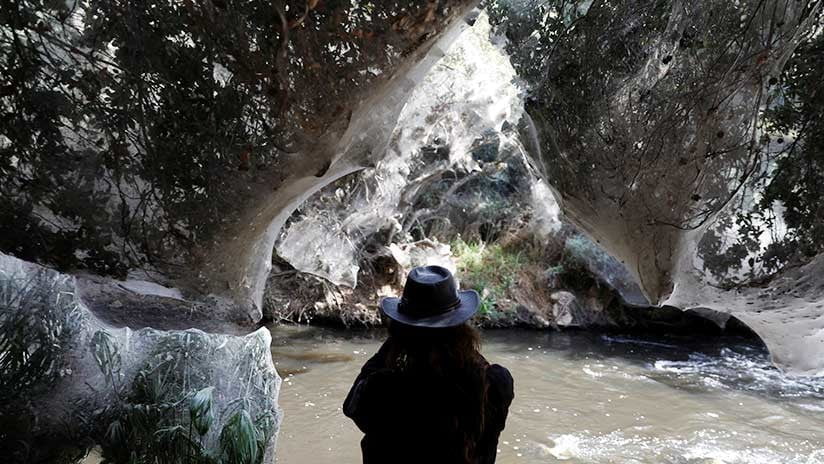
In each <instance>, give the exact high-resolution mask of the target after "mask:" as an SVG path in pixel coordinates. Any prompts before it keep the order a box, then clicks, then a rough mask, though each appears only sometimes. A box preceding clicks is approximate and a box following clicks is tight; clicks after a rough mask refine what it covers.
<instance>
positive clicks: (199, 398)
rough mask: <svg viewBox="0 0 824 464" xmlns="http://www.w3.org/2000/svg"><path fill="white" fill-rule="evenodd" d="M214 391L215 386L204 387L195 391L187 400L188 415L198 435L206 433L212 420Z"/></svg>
mask: <svg viewBox="0 0 824 464" xmlns="http://www.w3.org/2000/svg"><path fill="white" fill-rule="evenodd" d="M214 391H215V387H206V388H204V389H202V390H200V391H199V392H197V393H195V394H194V396H192V399H191V400H190V401H189V417H190V418H191V421H192V425H193V426H194V428H195V430H197V433H198V434H200V436H203V435H206V433H207V432H208V431H209V429H210V428H211V427H212V423H213V421H214V416H213V414H212V403H213V393H214Z"/></svg>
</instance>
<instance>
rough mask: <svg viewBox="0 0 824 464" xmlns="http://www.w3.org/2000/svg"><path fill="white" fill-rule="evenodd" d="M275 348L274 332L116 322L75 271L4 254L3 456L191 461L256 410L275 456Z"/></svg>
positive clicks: (0, 310) (263, 446) (0, 330)
mask: <svg viewBox="0 0 824 464" xmlns="http://www.w3.org/2000/svg"><path fill="white" fill-rule="evenodd" d="M270 345H271V337H270V335H269V332H268V330H267V329H265V328H261V329H259V330H258V331H256V332H254V333H252V334H249V335H246V336H231V335H218V334H207V333H205V332H202V331H200V330H172V331H161V330H155V329H150V328H145V329H140V330H131V329H129V328H121V329H116V328H113V327H112V326H109V325H108V324H105V323H104V322H102V321H101V320H99V319H97V318H96V317H95V316H94V314H93V313H91V312H90V311H89V310H88V308H86V307H85V305H84V304H83V303H82V302H81V301H80V299H79V298H78V297H77V289H76V281H75V279H74V278H73V277H70V276H67V275H65V274H60V273H58V272H55V271H51V270H47V269H45V268H42V267H40V266H37V265H34V264H30V263H26V262H23V261H20V260H17V259H15V258H12V257H9V256H7V255H2V254H0V346H2V347H3V350H4V359H3V364H2V367H3V372H2V376H1V377H2V380H0V442H2V443H3V444H4V445H3V446H2V447H0V461H3V462H43V461H51V462H62V461H64V460H69V459H70V458H71V457H72V456H73V457H75V458H74V459H76V457H77V456H82V455H83V454H84V453H85V452H86V451H87V450H88V449H89V448H90V447H92V446H99V447H101V448H102V451H103V454H104V456H106V457H107V458H108V459H112V460H114V461H115V462H125V461H128V460H129V457H128V453H133V452H134V453H138V456H139V457H141V458H145V459H146V460H155V459H160V458H163V459H174V458H177V459H179V460H180V462H183V461H185V459H187V457H188V456H189V454H191V455H192V457H194V456H197V455H198V454H199V453H205V452H208V453H211V454H213V455H220V453H221V451H220V450H221V444H220V440H221V438H220V437H221V434H222V433H225V434H226V435H227V436H231V435H232V433H233V431H235V429H236V427H237V424H239V423H243V421H246V420H247V418H249V419H251V420H252V421H253V422H254V425H253V427H254V428H255V429H256V430H257V431H258V432H259V433H260V434H261V435H260V438H261V441H260V448H259V452H260V453H261V455H265V456H266V459H265V460H264V461H263V462H267V463H271V462H273V460H274V453H275V443H276V437H277V431H278V428H279V425H280V421H281V415H282V414H281V412H280V409H279V408H278V406H277V397H278V392H279V388H280V377H279V376H278V374H277V371H276V370H275V367H274V364H273V362H272V357H271V351H270ZM23 353H25V355H24V354H23ZM196 398H199V399H201V400H202V402H203V403H202V404H201V405H200V406H199V408H195V407H194V401H195V399H196ZM190 424H191V425H193V427H190ZM189 442H191V443H195V444H196V445H192V446H187V445H185V443H189ZM124 453H126V454H125V455H124ZM175 453H183V454H181V455H175Z"/></svg>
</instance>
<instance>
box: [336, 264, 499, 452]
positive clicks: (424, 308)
mask: <svg viewBox="0 0 824 464" xmlns="http://www.w3.org/2000/svg"><path fill="white" fill-rule="evenodd" d="M478 305H479V297H478V293H477V292H475V291H474V290H468V291H460V292H459V291H458V289H457V285H456V283H455V279H454V277H453V276H452V274H451V273H450V272H449V270H447V269H445V268H443V267H440V266H425V267H418V268H415V269H413V270H412V271H411V272H410V273H409V275H408V277H407V280H406V284H405V286H404V290H403V296H402V298H400V299H398V298H384V299H383V300H382V301H381V303H380V307H381V312H382V313H383V314H384V315H385V316H386V317H387V318H388V322H389V325H388V331H389V337H388V338H387V340H386V341H385V342H384V343H383V345H382V346H381V348H380V349H379V350H378V352H377V353H376V354H375V355H374V356H373V357H372V358H370V359H369V360H368V361H367V362H366V364H365V365H364V366H363V368H362V369H361V372H360V374H359V375H358V376H357V378H356V379H355V382H354V384H353V385H352V388H351V390H350V391H349V394H348V395H347V397H346V400H345V401H344V404H343V413H344V414H346V416H348V417H349V418H351V419H352V420H354V422H355V424H356V425H357V426H358V428H360V430H361V431H362V432H363V433H364V437H363V440H362V441H361V450H362V453H363V462H364V464H404V463H417V464H489V463H494V462H495V456H496V453H497V445H498V438H499V436H500V434H501V431H502V430H503V429H504V425H505V423H506V416H507V413H508V411H509V405H510V404H511V403H512V400H513V398H514V396H515V395H514V382H513V379H512V376H511V375H510V373H509V371H508V370H507V369H505V368H504V367H502V366H500V365H497V364H492V365H490V364H489V362H487V360H486V359H484V357H483V356H482V355H481V354H480V352H479V351H478V350H479V347H480V337H479V335H478V332H477V331H476V330H475V329H474V328H472V327H471V326H470V325H469V323H468V322H467V321H468V320H469V318H470V317H472V315H473V314H474V313H475V311H477V309H478Z"/></svg>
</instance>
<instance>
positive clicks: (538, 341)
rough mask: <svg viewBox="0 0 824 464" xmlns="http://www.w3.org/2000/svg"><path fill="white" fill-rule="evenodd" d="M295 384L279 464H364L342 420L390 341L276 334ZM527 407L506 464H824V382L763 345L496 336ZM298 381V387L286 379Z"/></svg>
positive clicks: (502, 458) (288, 331) (289, 386)
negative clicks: (793, 370)
mask: <svg viewBox="0 0 824 464" xmlns="http://www.w3.org/2000/svg"><path fill="white" fill-rule="evenodd" d="M273 334H274V340H275V341H274V346H273V352H274V353H275V360H276V361H277V363H278V369H279V370H280V372H281V373H282V374H283V375H284V383H283V389H282V391H281V406H282V407H283V409H284V412H285V414H286V415H285V418H284V422H283V428H282V430H281V433H280V437H279V439H278V455H279V460H278V462H280V463H283V464H293V463H295V464H297V463H310V462H311V463H319V464H320V463H356V462H360V448H359V441H360V438H361V436H362V435H361V433H360V432H359V431H358V430H357V428H356V427H355V426H354V424H352V423H351V421H349V420H348V419H347V418H346V417H344V416H343V414H342V413H341V411H340V404H341V403H342V401H343V398H344V397H345V395H346V393H347V391H348V389H349V387H350V385H351V383H352V381H353V380H354V378H355V376H356V375H357V372H358V371H359V369H360V367H361V365H362V364H363V363H364V362H365V361H366V360H367V359H368V358H369V356H371V355H372V354H373V353H374V352H375V351H376V350H377V349H378V347H379V344H380V342H381V341H382V339H381V337H382V333H380V332H376V333H360V334H352V333H351V332H350V333H344V332H335V331H329V330H322V329H317V328H295V327H275V328H273ZM484 338H485V345H484V350H483V351H484V355H485V356H486V357H487V358H488V359H489V360H490V361H492V362H498V363H501V364H503V365H504V366H506V367H507V368H509V369H510V371H511V372H512V374H513V376H514V377H515V385H516V398H515V402H514V403H513V405H512V408H511V410H510V417H509V420H508V422H507V428H506V430H504V432H503V434H502V435H501V442H500V443H499V449H500V454H499V457H498V462H499V463H505V464H508V463H513V464H514V463H552V462H565V463H683V464H710V463H726V464H738V463H748V464H749V463H798V464H818V463H822V464H824V414H822V413H824V379H809V378H806V379H805V378H790V377H787V376H784V375H782V374H781V373H780V372H779V371H778V370H776V369H774V368H773V367H771V366H770V364H769V361H768V356H767V353H766V352H765V351H764V350H763V348H761V347H759V346H756V345H753V344H752V342H749V341H746V340H742V339H738V338H719V339H715V340H710V341H704V342H699V341H696V340H691V339H676V338H667V339H660V338H659V339H640V338H633V337H618V336H606V335H593V334H586V333H555V332H552V333H547V332H521V331H507V332H487V333H486V334H485V336H484ZM287 373H290V375H286V374H287Z"/></svg>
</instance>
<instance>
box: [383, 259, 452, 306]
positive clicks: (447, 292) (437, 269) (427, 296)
mask: <svg viewBox="0 0 824 464" xmlns="http://www.w3.org/2000/svg"><path fill="white" fill-rule="evenodd" d="M460 304H461V299H460V297H459V296H458V286H457V285H456V283H455V278H454V277H453V276H452V273H451V272H449V269H446V268H444V267H441V266H421V267H416V268H414V269H412V270H411V271H410V272H409V275H408V276H407V278H406V285H404V288H403V297H402V298H401V301H400V305H399V307H398V311H400V312H402V313H403V314H406V315H408V316H413V317H428V316H433V315H436V314H443V313H446V312H449V311H452V310H454V309H455V308H456V307H458V306H459V305H460Z"/></svg>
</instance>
